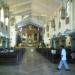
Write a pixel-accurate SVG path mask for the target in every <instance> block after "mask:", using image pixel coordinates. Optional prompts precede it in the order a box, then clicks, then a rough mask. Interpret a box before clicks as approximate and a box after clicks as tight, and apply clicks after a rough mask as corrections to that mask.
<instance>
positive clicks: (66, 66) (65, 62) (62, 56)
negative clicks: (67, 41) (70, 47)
mask: <svg viewBox="0 0 75 75" xmlns="http://www.w3.org/2000/svg"><path fill="white" fill-rule="evenodd" d="M66 60H67V58H66V49H65V48H64V46H61V60H60V63H59V65H58V68H57V69H58V70H61V67H62V65H63V64H64V66H65V69H66V71H70V69H69V66H68V64H67V61H66Z"/></svg>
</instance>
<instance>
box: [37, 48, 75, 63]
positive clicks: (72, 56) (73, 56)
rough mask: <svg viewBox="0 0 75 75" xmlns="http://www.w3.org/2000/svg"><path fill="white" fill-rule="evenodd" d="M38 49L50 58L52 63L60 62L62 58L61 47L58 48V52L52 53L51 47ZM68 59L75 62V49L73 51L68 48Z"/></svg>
mask: <svg viewBox="0 0 75 75" xmlns="http://www.w3.org/2000/svg"><path fill="white" fill-rule="evenodd" d="M36 51H37V52H38V53H40V54H41V55H42V56H44V57H45V58H46V59H48V60H49V61H50V62H52V63H58V62H59V60H60V59H61V55H60V54H61V53H60V49H56V54H52V53H51V48H36ZM67 61H68V62H69V63H75V51H71V50H69V49H68V48H67Z"/></svg>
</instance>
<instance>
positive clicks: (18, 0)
mask: <svg viewBox="0 0 75 75" xmlns="http://www.w3.org/2000/svg"><path fill="white" fill-rule="evenodd" d="M2 1H4V2H5V3H7V4H8V6H9V8H10V13H11V15H21V16H23V15H30V16H31V17H34V18H35V17H38V16H46V17H47V16H52V15H53V14H54V12H55V11H57V10H58V9H59V8H60V6H61V2H62V0H2Z"/></svg>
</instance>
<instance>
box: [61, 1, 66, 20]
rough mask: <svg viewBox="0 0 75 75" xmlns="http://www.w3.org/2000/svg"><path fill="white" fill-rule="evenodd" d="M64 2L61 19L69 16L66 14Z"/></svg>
mask: <svg viewBox="0 0 75 75" xmlns="http://www.w3.org/2000/svg"><path fill="white" fill-rule="evenodd" d="M63 1H64V0H62V7H61V19H65V18H66V16H67V13H66V6H65V3H64V2H65V1H64V2H63Z"/></svg>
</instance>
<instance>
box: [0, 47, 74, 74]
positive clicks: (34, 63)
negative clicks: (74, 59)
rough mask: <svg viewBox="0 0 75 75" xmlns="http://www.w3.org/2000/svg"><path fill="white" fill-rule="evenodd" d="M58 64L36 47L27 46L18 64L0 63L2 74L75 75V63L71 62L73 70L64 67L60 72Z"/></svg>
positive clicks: (0, 72)
mask: <svg viewBox="0 0 75 75" xmlns="http://www.w3.org/2000/svg"><path fill="white" fill-rule="evenodd" d="M56 67H57V64H52V63H50V62H49V61H48V60H47V59H45V58H44V57H43V56H41V55H40V54H38V53H37V52H36V51H35V49H33V50H32V48H27V49H26V53H25V55H24V58H23V61H22V62H21V63H20V64H18V65H0V75H75V64H70V68H71V71H69V72H67V71H65V70H64V68H63V69H62V70H61V71H60V72H58V71H57V70H56Z"/></svg>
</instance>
